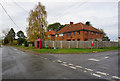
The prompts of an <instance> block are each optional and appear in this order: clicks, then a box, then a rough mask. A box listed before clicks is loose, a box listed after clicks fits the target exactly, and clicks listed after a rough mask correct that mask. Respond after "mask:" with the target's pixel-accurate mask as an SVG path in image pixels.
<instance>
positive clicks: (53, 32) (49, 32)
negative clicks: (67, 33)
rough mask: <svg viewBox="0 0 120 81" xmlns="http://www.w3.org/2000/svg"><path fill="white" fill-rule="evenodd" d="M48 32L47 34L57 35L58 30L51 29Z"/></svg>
mask: <svg viewBox="0 0 120 81" xmlns="http://www.w3.org/2000/svg"><path fill="white" fill-rule="evenodd" d="M46 34H47V35H51V34H52V35H55V34H56V32H55V31H53V30H51V31H48V32H46Z"/></svg>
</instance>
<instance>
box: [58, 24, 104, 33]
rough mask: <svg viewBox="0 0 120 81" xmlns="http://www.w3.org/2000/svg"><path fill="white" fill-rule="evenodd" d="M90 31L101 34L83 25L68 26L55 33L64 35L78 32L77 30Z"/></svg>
mask: <svg viewBox="0 0 120 81" xmlns="http://www.w3.org/2000/svg"><path fill="white" fill-rule="evenodd" d="M82 29H84V30H90V31H95V32H100V33H103V32H101V31H100V30H98V29H96V28H94V27H92V26H87V25H85V24H83V23H81V22H80V23H77V24H72V25H71V26H70V25H68V26H65V27H64V28H62V29H61V30H59V31H58V32H57V33H65V32H71V31H79V30H82Z"/></svg>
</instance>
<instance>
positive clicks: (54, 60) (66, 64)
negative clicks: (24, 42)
mask: <svg viewBox="0 0 120 81" xmlns="http://www.w3.org/2000/svg"><path fill="white" fill-rule="evenodd" d="M2 78H3V79H120V78H119V76H118V51H110V52H101V53H93V54H92V53H91V54H56V55H55V54H39V55H38V54H37V55H36V54H31V53H25V52H22V51H20V50H17V49H15V48H13V47H2Z"/></svg>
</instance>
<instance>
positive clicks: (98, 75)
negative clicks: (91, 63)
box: [92, 73, 101, 77]
mask: <svg viewBox="0 0 120 81" xmlns="http://www.w3.org/2000/svg"><path fill="white" fill-rule="evenodd" d="M92 75H93V76H96V77H101V76H100V75H98V74H95V73H92Z"/></svg>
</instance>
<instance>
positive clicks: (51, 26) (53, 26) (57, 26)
mask: <svg viewBox="0 0 120 81" xmlns="http://www.w3.org/2000/svg"><path fill="white" fill-rule="evenodd" d="M67 25H69V24H65V25H61V24H60V23H59V22H56V23H53V24H49V25H48V30H53V31H59V30H60V29H62V28H64V27H65V26H67Z"/></svg>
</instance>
